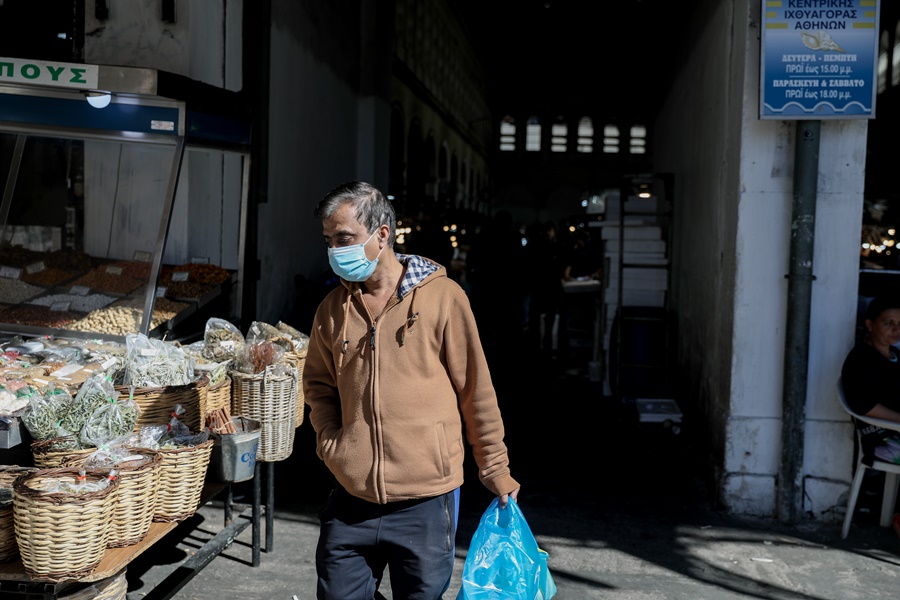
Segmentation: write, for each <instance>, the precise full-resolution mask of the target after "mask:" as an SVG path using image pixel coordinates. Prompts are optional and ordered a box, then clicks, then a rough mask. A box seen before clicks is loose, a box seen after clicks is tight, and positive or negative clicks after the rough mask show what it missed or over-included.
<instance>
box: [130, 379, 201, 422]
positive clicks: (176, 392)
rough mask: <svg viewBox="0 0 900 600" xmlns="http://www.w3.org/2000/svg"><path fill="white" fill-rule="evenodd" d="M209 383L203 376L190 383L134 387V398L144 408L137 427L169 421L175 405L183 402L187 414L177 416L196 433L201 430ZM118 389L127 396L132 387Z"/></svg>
mask: <svg viewBox="0 0 900 600" xmlns="http://www.w3.org/2000/svg"><path fill="white" fill-rule="evenodd" d="M208 383H209V380H208V379H207V378H206V377H201V378H200V379H198V380H197V381H193V382H191V383H189V384H187V385H168V386H163V387H136V388H134V401H135V402H136V403H137V405H138V406H139V407H140V409H141V415H140V416H139V417H138V420H137V423H136V424H135V426H134V430H135V431H137V430H138V429H140V428H141V427H144V426H145V425H167V424H168V423H169V421H171V420H172V412H173V411H174V410H175V406H176V405H178V404H180V405H181V406H182V407H183V408H184V414H183V415H181V416H179V417H178V418H179V419H180V420H181V422H182V423H184V424H185V425H187V426H188V428H189V429H190V430H191V431H193V432H194V433H196V432H198V431H200V430H201V429H202V427H203V423H205V422H206V392H207V388H208V387H209V385H208ZM116 391H117V392H119V397H120V398H128V397H129V395H130V394H131V387H130V386H127V385H117V386H116Z"/></svg>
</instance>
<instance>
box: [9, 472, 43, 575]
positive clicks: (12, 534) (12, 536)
mask: <svg viewBox="0 0 900 600" xmlns="http://www.w3.org/2000/svg"><path fill="white" fill-rule="evenodd" d="M35 471H37V469H36V468H34V467H19V466H16V465H9V466H4V467H0V488H4V489H7V490H11V489H12V487H13V483H15V481H16V479H18V478H19V477H21V476H23V475H30V474H31V473H34V472H35ZM18 556H19V546H18V545H17V544H16V528H15V524H14V523H13V502H12V498H10V499H9V500H5V499H4V500H0V562H6V561H9V560H12V559H14V558H17V557H18Z"/></svg>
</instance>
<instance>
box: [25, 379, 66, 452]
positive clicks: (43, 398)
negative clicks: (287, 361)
mask: <svg viewBox="0 0 900 600" xmlns="http://www.w3.org/2000/svg"><path fill="white" fill-rule="evenodd" d="M25 389H28V388H27V386H26V387H25V388H20V389H19V391H21V390H25ZM71 401H72V396H71V395H70V394H69V393H68V392H67V391H66V390H65V389H63V388H58V387H53V388H51V389H50V390H48V391H47V392H46V393H45V394H43V395H39V394H35V395H32V396H31V398H30V399H29V401H28V405H27V406H26V407H25V409H24V411H23V412H22V423H23V424H24V425H25V428H26V429H28V433H30V434H31V437H33V438H34V439H35V440H38V441H43V440H49V439H52V438H55V437H60V436H63V435H69V434H70V433H72V432H71V431H67V430H66V431H62V430H61V427H60V423H61V421H62V417H63V414H64V411H65V410H66V408H67V407H68V404H69V403H70V402H71Z"/></svg>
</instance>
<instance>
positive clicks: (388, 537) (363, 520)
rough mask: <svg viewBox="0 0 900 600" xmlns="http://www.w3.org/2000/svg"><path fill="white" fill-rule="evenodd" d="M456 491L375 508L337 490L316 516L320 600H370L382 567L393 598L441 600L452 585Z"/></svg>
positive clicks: (457, 508) (379, 579)
mask: <svg viewBox="0 0 900 600" xmlns="http://www.w3.org/2000/svg"><path fill="white" fill-rule="evenodd" d="M458 517H459V489H456V490H454V491H452V492H448V493H446V494H443V495H441V496H437V497H434V498H427V499H424V500H407V501H403V502H391V503H389V504H373V503H371V502H366V501H365V500H360V499H359V498H356V497H354V496H351V495H350V494H348V493H347V492H346V490H344V489H343V488H342V487H340V486H338V487H336V488H335V489H334V490H333V491H332V492H331V495H330V496H329V498H328V502H327V503H326V505H325V508H324V509H323V510H322V513H321V514H320V515H319V521H320V522H321V525H322V527H321V530H320V531H319V543H318V545H317V547H316V574H317V575H318V586H317V590H316V597H317V598H318V600H372V599H373V598H374V597H376V596H375V592H376V590H377V589H378V586H379V585H381V580H382V577H383V576H384V569H385V567H387V568H388V569H389V572H390V578H391V591H392V592H393V597H394V598H403V599H404V600H439V599H440V598H442V597H443V593H444V592H445V591H446V590H447V588H448V587H449V585H450V577H451V575H452V574H453V559H454V552H455V546H456V525H457V520H458Z"/></svg>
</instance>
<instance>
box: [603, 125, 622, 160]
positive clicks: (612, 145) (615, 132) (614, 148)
mask: <svg viewBox="0 0 900 600" xmlns="http://www.w3.org/2000/svg"><path fill="white" fill-rule="evenodd" d="M603 153H604V154H618V153H619V128H618V127H617V126H615V125H604V126H603Z"/></svg>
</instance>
